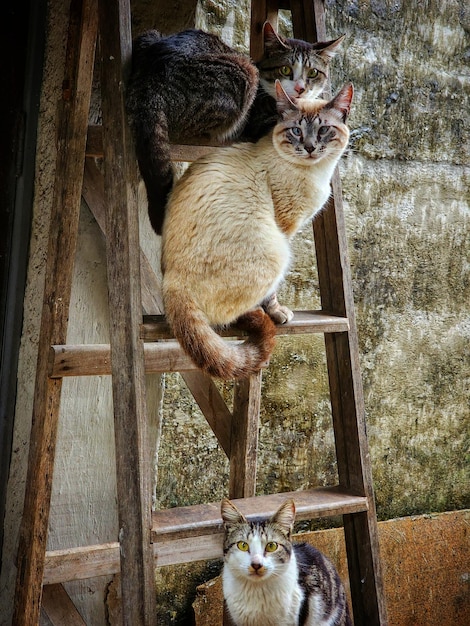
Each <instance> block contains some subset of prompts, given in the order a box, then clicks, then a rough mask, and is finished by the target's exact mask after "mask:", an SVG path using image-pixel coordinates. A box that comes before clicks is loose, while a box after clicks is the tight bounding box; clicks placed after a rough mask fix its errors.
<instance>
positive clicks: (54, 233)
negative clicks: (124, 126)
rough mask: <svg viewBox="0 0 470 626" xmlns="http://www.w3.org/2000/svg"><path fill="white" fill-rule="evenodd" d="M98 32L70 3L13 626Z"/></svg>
mask: <svg viewBox="0 0 470 626" xmlns="http://www.w3.org/2000/svg"><path fill="white" fill-rule="evenodd" d="M97 25H98V24H97V5H96V1H95V0H72V2H71V5H70V17H69V27H68V40H67V51H66V59H65V69H64V80H63V90H62V99H61V100H60V102H59V105H58V115H57V120H58V125H57V133H58V134H57V164H56V174H55V181H54V190H53V200H52V212H51V221H50V226H49V244H48V250H47V264H46V275H45V288H44V301H43V309H42V317H41V329H40V334H39V346H38V362H37V368H36V383H35V391H34V404H33V418H32V426H31V438H30V449H29V461H28V475H27V478H26V494H25V503H24V511H23V518H22V520H21V528H20V537H19V547H18V557H17V567H18V572H17V582H16V593H15V606H14V615H13V623H14V624H15V625H16V626H34V625H35V624H37V623H38V621H39V614H40V603H41V590H42V578H43V570H44V559H45V552H46V541H47V531H48V522H49V509H50V498H51V488H52V475H53V469H54V455H55V447H56V440H57V426H58V418H59V404H60V392H61V381H60V380H52V379H50V378H49V377H48V376H47V371H48V366H49V364H48V359H49V346H51V345H52V344H56V343H58V344H61V343H65V341H66V335H67V322H68V312H69V305H70V293H71V284H72V274H73V264H74V259H75V250H76V245H77V234H78V220H79V213H80V196H81V187H82V177H83V166H84V160H85V138H86V128H87V124H88V112H89V105H90V94H91V84H92V77H93V61H94V55H95V43H96V36H97Z"/></svg>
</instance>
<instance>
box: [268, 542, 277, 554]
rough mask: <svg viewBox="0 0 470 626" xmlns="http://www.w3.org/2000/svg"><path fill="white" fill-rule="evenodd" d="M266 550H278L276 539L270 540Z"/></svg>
mask: <svg viewBox="0 0 470 626" xmlns="http://www.w3.org/2000/svg"><path fill="white" fill-rule="evenodd" d="M265 550H266V552H276V550H277V543H276V542H275V541H269V542H268V543H267V544H266V548H265Z"/></svg>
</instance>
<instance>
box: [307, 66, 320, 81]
mask: <svg viewBox="0 0 470 626" xmlns="http://www.w3.org/2000/svg"><path fill="white" fill-rule="evenodd" d="M317 76H318V70H316V69H315V68H314V67H312V68H311V69H309V70H308V73H307V78H316V77H317Z"/></svg>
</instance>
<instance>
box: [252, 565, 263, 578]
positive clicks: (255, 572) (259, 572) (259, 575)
mask: <svg viewBox="0 0 470 626" xmlns="http://www.w3.org/2000/svg"><path fill="white" fill-rule="evenodd" d="M249 573H250V577H253V578H262V577H263V576H264V575H265V574H266V568H264V567H260V568H258V569H255V568H253V567H250V572H249Z"/></svg>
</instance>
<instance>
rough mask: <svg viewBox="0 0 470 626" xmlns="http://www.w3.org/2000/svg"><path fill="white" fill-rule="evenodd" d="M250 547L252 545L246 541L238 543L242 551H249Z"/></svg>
mask: <svg viewBox="0 0 470 626" xmlns="http://www.w3.org/2000/svg"><path fill="white" fill-rule="evenodd" d="M249 547H250V546H249V545H248V544H247V543H246V541H239V542H238V543H237V548H238V549H239V550H241V551H242V552H248V549H249Z"/></svg>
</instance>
